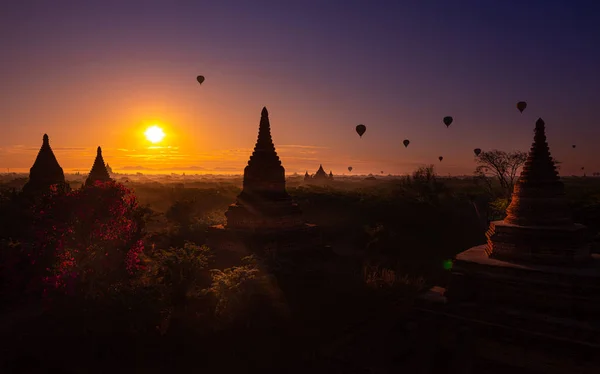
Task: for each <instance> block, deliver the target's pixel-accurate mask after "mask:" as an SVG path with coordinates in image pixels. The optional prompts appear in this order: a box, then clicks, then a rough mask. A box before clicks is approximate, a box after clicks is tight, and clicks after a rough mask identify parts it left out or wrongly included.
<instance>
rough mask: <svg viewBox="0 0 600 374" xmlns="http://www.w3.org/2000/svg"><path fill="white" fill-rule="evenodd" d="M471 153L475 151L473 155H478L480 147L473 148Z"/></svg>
mask: <svg viewBox="0 0 600 374" xmlns="http://www.w3.org/2000/svg"><path fill="white" fill-rule="evenodd" d="M473 153H475V156H479V154H480V153H481V148H475V149H474V150H473Z"/></svg>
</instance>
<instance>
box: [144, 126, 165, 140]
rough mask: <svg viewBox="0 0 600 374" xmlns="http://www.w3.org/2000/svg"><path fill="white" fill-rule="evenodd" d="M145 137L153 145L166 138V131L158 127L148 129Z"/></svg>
mask: <svg viewBox="0 0 600 374" xmlns="http://www.w3.org/2000/svg"><path fill="white" fill-rule="evenodd" d="M144 135H146V139H148V141H150V142H151V143H158V142H160V141H161V140H163V138H164V137H165V133H164V131H163V130H162V129H161V128H160V127H158V126H151V127H148V129H147V130H146V132H145V133H144Z"/></svg>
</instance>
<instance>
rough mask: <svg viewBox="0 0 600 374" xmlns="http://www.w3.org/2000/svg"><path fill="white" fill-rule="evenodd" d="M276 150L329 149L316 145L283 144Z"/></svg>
mask: <svg viewBox="0 0 600 374" xmlns="http://www.w3.org/2000/svg"><path fill="white" fill-rule="evenodd" d="M276 148H301V149H329V147H321V146H317V145H298V144H283V145H278V146H276Z"/></svg>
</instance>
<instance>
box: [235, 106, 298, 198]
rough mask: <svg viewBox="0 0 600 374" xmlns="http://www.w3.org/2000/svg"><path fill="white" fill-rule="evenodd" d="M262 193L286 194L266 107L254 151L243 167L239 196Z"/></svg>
mask: <svg viewBox="0 0 600 374" xmlns="http://www.w3.org/2000/svg"><path fill="white" fill-rule="evenodd" d="M264 193H269V194H272V193H278V194H281V195H287V192H286V191H285V169H284V168H283V166H282V165H281V160H280V159H279V156H277V152H276V151H275V145H274V144H273V139H272V138H271V124H270V123H269V112H268V111H267V108H266V107H265V108H263V109H262V111H261V117H260V125H259V128H258V138H257V140H256V145H255V146H254V152H252V155H251V156H250V160H248V165H247V166H246V168H245V169H244V183H243V193H242V195H241V198H242V199H244V198H249V197H250V196H252V195H257V194H264Z"/></svg>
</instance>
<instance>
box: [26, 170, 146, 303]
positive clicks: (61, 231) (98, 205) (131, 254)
mask: <svg viewBox="0 0 600 374" xmlns="http://www.w3.org/2000/svg"><path fill="white" fill-rule="evenodd" d="M37 216H38V220H39V222H38V223H39V224H38V225H36V226H37V227H38V229H37V230H36V236H37V243H38V245H37V248H38V253H37V254H36V255H37V256H35V257H42V258H46V261H44V262H45V263H47V264H51V265H50V267H48V268H47V269H46V270H47V273H48V275H47V276H46V277H45V278H44V283H45V285H46V290H47V291H49V289H55V290H59V291H62V292H65V293H67V294H79V295H82V294H83V295H85V296H88V297H95V296H100V295H103V294H105V293H106V292H107V291H109V290H110V289H111V288H112V287H118V286H119V285H120V284H123V282H125V281H126V280H127V279H128V277H130V276H131V275H133V274H134V273H135V272H136V271H137V270H139V269H140V268H141V266H142V265H141V263H140V259H139V254H140V253H142V251H143V250H144V244H143V241H142V237H143V220H142V218H143V217H142V215H141V213H140V209H139V208H138V203H137V200H136V198H135V195H134V194H133V193H132V191H130V190H129V189H127V188H126V187H125V186H123V185H121V184H119V183H116V182H114V181H108V182H96V183H95V184H94V186H91V187H84V188H82V189H78V190H74V191H70V192H65V191H58V190H57V189H56V188H54V189H53V190H52V191H51V193H50V194H49V195H48V196H47V198H46V199H45V201H44V203H43V204H42V206H38V211H37ZM47 256H50V258H48V257H47ZM35 260H36V259H35V258H33V259H32V261H35ZM48 260H49V261H48ZM48 288H49V289H48Z"/></svg>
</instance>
